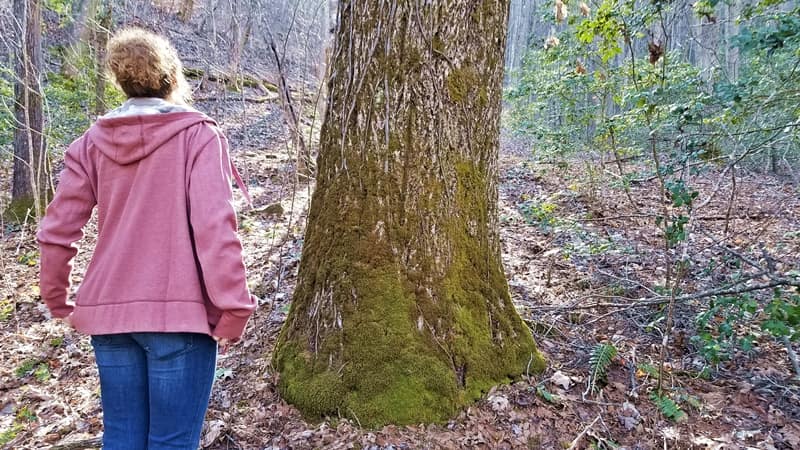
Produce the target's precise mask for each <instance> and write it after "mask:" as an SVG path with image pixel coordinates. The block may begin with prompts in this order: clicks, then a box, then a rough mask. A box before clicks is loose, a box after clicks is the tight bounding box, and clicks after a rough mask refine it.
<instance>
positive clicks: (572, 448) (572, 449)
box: [567, 415, 600, 450]
mask: <svg viewBox="0 0 800 450" xmlns="http://www.w3.org/2000/svg"><path fill="white" fill-rule="evenodd" d="M598 420H600V415H598V416H597V417H595V419H594V420H593V421H592V423H590V424H589V426H588V427H586V428H584V429H583V431H581V434H579V435H578V436H577V437H576V438H575V439H574V440H573V441H572V444H571V445H570V446H569V448H567V450H575V449H576V448H578V444H580V442H581V440H582V439H583V437H584V436H586V433H588V432H589V430H591V429H592V427H593V426H594V424H596V423H597V421H598Z"/></svg>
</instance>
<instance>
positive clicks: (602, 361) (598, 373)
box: [587, 344, 617, 393]
mask: <svg viewBox="0 0 800 450" xmlns="http://www.w3.org/2000/svg"><path fill="white" fill-rule="evenodd" d="M615 356H617V348H616V347H614V345H612V344H597V345H596V346H595V347H594V348H593V349H592V355H591V356H590V357H589V369H590V373H589V387H588V389H587V391H588V392H591V393H594V392H595V391H597V387H598V386H597V383H598V382H599V381H603V380H605V378H606V374H607V373H608V367H609V366H610V365H611V361H612V360H613V359H614V357H615Z"/></svg>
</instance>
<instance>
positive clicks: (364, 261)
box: [275, 0, 544, 426]
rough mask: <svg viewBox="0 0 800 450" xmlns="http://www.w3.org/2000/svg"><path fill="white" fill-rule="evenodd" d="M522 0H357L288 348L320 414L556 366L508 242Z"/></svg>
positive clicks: (403, 405)
mask: <svg viewBox="0 0 800 450" xmlns="http://www.w3.org/2000/svg"><path fill="white" fill-rule="evenodd" d="M508 5H509V2H508V0H480V1H475V0H432V1H425V2H423V1H419V0H369V1H367V0H342V1H340V2H339V16H338V20H337V30H336V34H335V43H334V50H333V57H332V68H331V71H330V72H331V77H330V81H329V86H328V89H329V101H328V104H327V108H326V117H325V122H324V125H323V128H322V131H321V138H320V139H321V141H320V155H319V159H318V176H317V187H316V191H315V192H314V195H313V198H312V203H311V209H310V213H309V218H308V225H307V229H306V235H305V243H304V247H303V255H302V260H301V264H300V269H299V278H298V284H297V288H296V291H295V295H294V301H293V304H292V308H291V310H290V312H289V317H288V319H287V321H286V324H285V325H284V328H283V330H282V332H281V335H280V337H279V340H278V344H277V348H276V353H275V363H276V367H277V368H278V369H279V371H280V373H281V378H280V389H281V392H282V394H283V395H284V397H285V398H286V399H287V400H288V401H289V402H291V403H293V404H295V405H296V406H298V407H299V408H300V409H301V410H302V411H303V412H304V413H305V414H306V415H308V416H310V417H320V416H324V415H342V416H348V417H352V418H353V419H355V420H357V421H358V422H359V423H361V424H362V425H364V426H380V425H383V424H386V423H397V424H404V423H419V422H441V421H445V420H447V419H448V418H449V417H451V416H452V415H453V414H454V413H455V412H456V411H457V409H458V408H460V407H461V406H464V405H465V404H467V403H469V402H470V401H472V400H474V399H476V398H478V397H479V396H480V395H481V394H482V393H485V392H486V391H487V390H488V389H489V388H490V387H491V386H493V385H495V384H497V383H500V382H503V381H506V380H509V379H512V378H514V377H517V376H519V375H521V374H524V373H526V372H529V373H535V372H537V371H540V370H541V369H542V368H543V366H544V360H543V359H542V357H541V355H540V353H539V352H538V350H537V348H536V345H535V343H534V341H533V338H532V336H531V333H530V330H529V329H528V328H527V326H526V325H525V324H524V322H523V321H522V320H521V319H520V317H519V315H518V314H517V312H516V310H515V308H514V305H513V304H512V302H511V299H510V296H509V291H508V285H507V281H506V278H505V275H504V273H503V269H502V264H501V258H500V239H499V234H498V218H497V213H498V211H497V156H498V153H497V152H498V145H499V125H500V99H501V89H502V81H503V60H504V48H505V44H506V24H507V20H508Z"/></svg>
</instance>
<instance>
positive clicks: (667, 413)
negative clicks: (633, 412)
mask: <svg viewBox="0 0 800 450" xmlns="http://www.w3.org/2000/svg"><path fill="white" fill-rule="evenodd" d="M650 400H652V401H653V403H655V405H656V406H658V409H659V410H660V411H661V414H663V415H664V417H666V418H667V419H671V420H674V421H675V422H681V421H683V420H686V413H685V412H684V411H683V410H682V409H681V407H680V406H678V404H677V403H675V401H674V400H672V399H671V398H669V397H667V396H666V395H663V396H662V395H658V394H656V393H655V392H653V393H651V394H650Z"/></svg>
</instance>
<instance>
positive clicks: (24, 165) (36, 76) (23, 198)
mask: <svg viewBox="0 0 800 450" xmlns="http://www.w3.org/2000/svg"><path fill="white" fill-rule="evenodd" d="M13 8H14V17H15V18H16V19H17V20H16V21H15V24H16V27H15V28H16V32H17V36H18V43H19V46H18V47H17V52H16V76H17V80H16V84H15V85H14V100H15V104H14V117H15V129H14V175H13V181H12V186H11V204H10V205H9V207H8V208H7V209H6V211H5V214H4V215H5V216H6V218H7V219H8V220H12V221H24V220H25V219H26V218H27V217H28V216H29V215H31V214H35V216H36V217H41V216H42V214H43V213H44V205H46V204H47V202H48V201H49V199H50V198H51V197H52V182H51V180H50V161H49V158H48V155H47V151H46V148H45V140H44V136H43V134H42V130H43V127H44V116H43V114H42V87H41V77H40V74H41V70H42V34H41V33H42V22H41V16H42V10H41V1H40V0H14V5H13Z"/></svg>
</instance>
